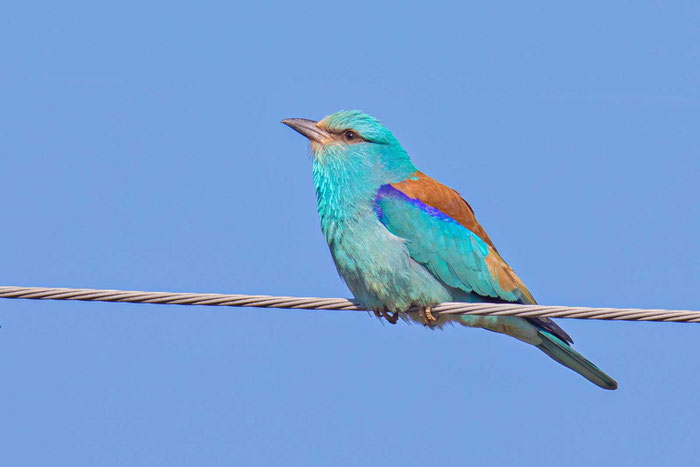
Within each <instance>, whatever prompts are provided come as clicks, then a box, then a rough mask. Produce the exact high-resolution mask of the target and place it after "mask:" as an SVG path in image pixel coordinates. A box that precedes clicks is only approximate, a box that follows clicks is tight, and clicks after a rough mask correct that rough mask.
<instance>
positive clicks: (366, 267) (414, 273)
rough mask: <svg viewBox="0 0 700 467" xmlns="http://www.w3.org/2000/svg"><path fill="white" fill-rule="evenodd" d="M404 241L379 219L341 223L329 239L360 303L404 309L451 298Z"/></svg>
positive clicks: (339, 266)
mask: <svg viewBox="0 0 700 467" xmlns="http://www.w3.org/2000/svg"><path fill="white" fill-rule="evenodd" d="M405 242H406V241H405V240H404V239H402V238H400V237H397V236H395V235H393V234H392V233H391V232H389V231H388V230H387V229H386V228H385V227H384V226H383V225H382V224H381V223H379V222H368V223H366V224H356V225H352V226H344V228H343V229H342V233H341V234H339V235H338V236H336V237H335V238H334V239H332V240H331V241H330V242H329V246H330V249H331V253H332V254H333V259H334V261H335V265H336V267H337V268H338V272H339V274H340V275H341V277H342V278H343V279H344V280H345V283H346V284H347V285H348V288H349V289H350V291H351V292H352V293H353V295H354V296H355V298H356V299H357V300H358V301H359V302H360V304H361V305H362V306H364V307H366V308H368V309H373V310H381V309H385V310H390V311H404V310H406V309H408V308H410V307H411V306H428V305H434V304H437V303H440V302H445V301H449V300H450V299H451V294H450V291H449V290H448V288H446V287H445V286H444V285H443V283H442V282H440V281H439V280H438V279H437V278H436V277H435V276H433V275H432V274H431V273H430V272H429V271H428V270H427V269H426V268H424V267H423V266H422V265H421V264H419V263H417V262H416V261H414V260H413V259H412V258H411V257H410V255H409V253H408V249H407V248H406V244H405Z"/></svg>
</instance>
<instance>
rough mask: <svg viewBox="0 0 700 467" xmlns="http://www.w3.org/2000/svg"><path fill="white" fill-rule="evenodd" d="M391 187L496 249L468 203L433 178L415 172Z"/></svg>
mask: <svg viewBox="0 0 700 467" xmlns="http://www.w3.org/2000/svg"><path fill="white" fill-rule="evenodd" d="M391 186H393V187H394V188H396V189H397V190H399V191H401V192H403V193H404V194H405V195H406V196H409V197H411V198H414V199H418V200H420V201H422V202H423V203H425V204H427V205H428V206H432V207H434V208H435V209H439V210H440V211H442V212H444V213H445V214H447V215H448V216H450V217H451V218H452V219H454V220H456V221H457V222H459V223H460V224H462V225H463V226H464V227H466V228H467V229H469V230H471V231H472V232H474V233H475V234H476V235H477V236H478V237H479V238H480V239H482V240H483V241H485V242H486V243H488V245H489V246H490V247H491V248H493V249H494V251H496V247H495V246H494V244H493V242H492V241H491V239H490V238H489V236H488V234H487V233H486V231H485V230H484V228H483V227H482V226H481V224H479V222H478V221H477V220H476V216H474V211H473V210H472V208H471V206H469V203H467V202H466V201H465V200H464V198H462V197H461V196H460V194H459V193H457V192H456V191H455V190H453V189H452V188H450V187H448V186H445V185H443V184H442V183H440V182H438V181H437V180H435V179H434V178H431V177H428V176H427V175H425V174H424V173H423V172H421V171H417V172H416V173H414V174H413V175H412V176H410V177H408V178H407V179H406V180H404V181H401V182H399V183H392V184H391Z"/></svg>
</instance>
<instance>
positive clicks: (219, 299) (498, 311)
mask: <svg viewBox="0 0 700 467" xmlns="http://www.w3.org/2000/svg"><path fill="white" fill-rule="evenodd" d="M0 298H17V299H19V298H23V299H36V300H80V301H94V302H122V303H156V304H161V305H205V306H234V307H255V308H283V309H295V310H332V311H366V310H365V309H364V308H362V307H360V306H359V305H358V304H357V302H355V301H352V300H348V299H346V298H316V297H276V296H271V295H241V294H233V295H231V294H204V293H171V292H142V291H134V290H100V289H67V288H47V287H12V286H0ZM409 311H411V310H409ZM432 313H433V314H468V315H494V316H524V317H541V318H544V317H548V318H576V319H600V320H614V321H670V322H677V323H700V311H691V310H656V309H641V308H591V307H571V306H545V305H520V304H516V303H457V302H454V303H450V302H448V303H441V304H440V305H436V306H434V307H432Z"/></svg>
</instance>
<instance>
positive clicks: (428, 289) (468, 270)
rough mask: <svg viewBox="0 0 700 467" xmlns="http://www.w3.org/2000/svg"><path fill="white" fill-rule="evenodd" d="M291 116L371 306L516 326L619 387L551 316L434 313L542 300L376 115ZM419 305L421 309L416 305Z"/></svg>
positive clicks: (362, 297) (513, 329)
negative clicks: (451, 306)
mask: <svg viewBox="0 0 700 467" xmlns="http://www.w3.org/2000/svg"><path fill="white" fill-rule="evenodd" d="M282 123H285V124H286V125H288V126H290V127H291V128H293V129H294V130H296V131H298V132H299V133H301V134H302V135H304V136H306V137H307V138H308V139H309V141H310V144H311V152H312V154H313V180H314V186H315V188H316V197H317V203H318V213H319V216H320V219H321V228H322V230H323V233H324V235H325V237H326V241H327V242H328V246H329V247H330V250H331V254H332V255H333V260H334V261H335V265H336V267H337V268H338V272H339V273H340V275H341V276H342V278H343V279H344V280H345V282H346V284H347V285H348V288H349V289H350V291H351V292H352V293H353V295H354V296H355V298H356V299H357V301H358V302H359V303H360V304H361V305H362V306H363V307H366V308H367V309H369V310H373V311H374V313H375V314H376V315H377V316H378V317H384V318H386V319H387V320H388V321H389V322H391V323H392V324H393V323H396V321H397V319H398V317H399V316H401V317H404V318H407V319H411V320H415V321H419V322H421V323H423V324H424V325H426V326H430V327H435V326H438V327H440V326H442V325H443V324H445V323H446V322H456V323H460V324H463V325H466V326H471V327H480V328H484V329H488V330H489V331H495V332H500V333H503V334H508V335H510V336H513V337H515V338H516V339H519V340H521V341H524V342H527V343H528V344H532V345H534V346H536V347H537V348H539V349H540V350H542V351H543V352H544V353H546V354H547V355H549V356H550V357H551V358H553V359H554V360H556V361H557V362H559V363H561V364H562V365H564V366H567V367H569V368H571V369H572V370H574V371H575V372H577V373H579V374H581V375H582V376H583V377H585V378H586V379H588V380H590V381H591V382H593V383H595V384H597V385H598V386H600V387H602V388H604V389H616V388H617V383H616V382H615V380H613V379H612V378H610V376H608V375H606V374H605V373H604V372H603V371H601V370H600V369H599V368H598V367H597V366H595V365H594V364H593V363H591V362H590V361H588V360H586V359H585V358H584V357H583V356H582V355H581V354H579V353H578V352H576V351H575V350H574V349H573V348H572V347H571V345H570V344H572V343H573V341H572V339H571V337H569V335H568V334H567V333H566V332H565V331H564V330H563V329H562V328H560V327H559V326H558V325H557V324H556V323H555V322H554V321H552V320H551V319H547V318H545V319H542V318H521V317H513V316H472V315H447V316H439V315H438V316H434V315H433V314H432V313H431V307H432V306H433V305H436V304H438V303H441V302H496V303H499V302H514V303H524V304H534V303H536V302H535V299H534V298H533V297H532V295H531V294H530V292H529V291H528V290H527V288H526V287H525V284H523V282H522V281H521V280H520V279H519V278H518V276H517V275H516V274H515V272H514V271H513V269H511V267H510V266H508V264H507V263H506V262H505V261H504V260H503V258H502V257H501V256H500V254H499V253H498V250H497V249H496V247H495V246H494V244H493V242H492V241H491V239H490V238H489V236H488V235H487V234H486V231H485V230H484V229H483V227H482V226H481V225H480V224H479V222H477V220H476V217H475V216H474V211H473V210H472V208H471V207H470V206H469V204H468V203H467V202H466V201H465V200H464V199H462V197H461V196H460V195H459V193H457V192H456V191H455V190H453V189H451V188H449V187H447V186H445V185H443V184H441V183H440V182H438V181H436V180H434V179H432V178H430V177H429V176H427V175H425V174H424V173H422V172H420V171H419V170H417V169H416V167H415V166H414V165H413V163H412V162H411V159H410V158H409V156H408V154H407V153H406V151H405V150H404V149H403V147H401V144H400V143H399V141H398V140H397V139H396V138H395V137H394V135H393V134H392V133H391V132H390V131H389V130H388V129H387V128H386V127H384V125H382V124H381V123H380V122H379V121H378V120H377V119H375V118H374V117H372V116H370V115H367V114H365V113H362V112H360V111H358V110H350V111H340V112H336V113H334V114H332V115H329V116H327V117H325V118H324V119H323V120H321V121H318V122H317V121H314V120H307V119H302V118H289V119H286V120H283V121H282ZM412 307H417V308H418V309H419V310H420V311H419V312H417V313H409V312H408V310H409V309H411V308H412Z"/></svg>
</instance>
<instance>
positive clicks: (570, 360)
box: [537, 327, 617, 389]
mask: <svg viewBox="0 0 700 467" xmlns="http://www.w3.org/2000/svg"><path fill="white" fill-rule="evenodd" d="M537 333H538V334H539V336H540V337H541V338H542V343H541V344H540V345H538V346H537V348H538V349H540V350H541V351H542V352H544V353H546V354H547V355H549V356H550V357H551V358H553V359H554V360H556V361H557V362H559V363H561V364H562V365H564V366H566V367H568V368H571V369H572V370H574V371H575V372H576V373H578V374H580V375H581V376H583V377H584V378H586V379H587V380H589V381H590V382H592V383H593V384H596V385H598V386H600V387H601V388H603V389H617V382H616V381H615V380H614V379H612V378H611V377H610V376H608V375H606V374H605V372H603V371H602V370H601V369H600V368H598V367H597V366H595V365H594V364H593V363H591V362H589V361H588V360H587V359H586V358H585V357H584V356H583V355H581V354H580V353H578V352H576V351H575V350H574V349H573V348H571V346H569V345H568V344H567V343H566V342H564V341H563V340H561V339H559V338H558V337H557V336H555V335H554V334H552V333H550V332H548V331H545V330H544V329H541V328H539V327H538V328H537Z"/></svg>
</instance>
